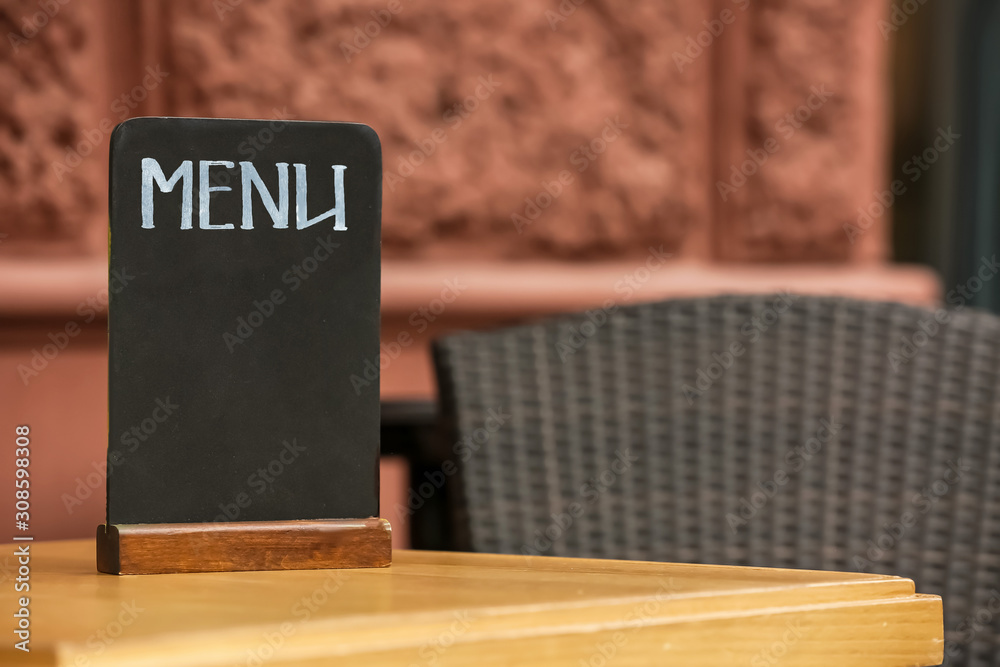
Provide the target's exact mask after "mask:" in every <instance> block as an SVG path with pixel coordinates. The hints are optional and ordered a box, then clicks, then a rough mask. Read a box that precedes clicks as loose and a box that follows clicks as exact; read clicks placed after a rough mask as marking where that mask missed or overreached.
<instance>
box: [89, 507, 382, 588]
mask: <svg viewBox="0 0 1000 667" xmlns="http://www.w3.org/2000/svg"><path fill="white" fill-rule="evenodd" d="M391 531H392V529H391V528H390V526H389V522H388V521H386V520H385V519H326V520H321V521H233V522H229V523H158V524H121V525H110V526H109V525H106V524H102V525H100V526H98V527H97V569H98V571H100V572H106V573H108V574H171V573H179V572H238V571H244V570H320V569H326V568H352V567H386V566H387V565H389V564H390V563H391V562H392V532H391Z"/></svg>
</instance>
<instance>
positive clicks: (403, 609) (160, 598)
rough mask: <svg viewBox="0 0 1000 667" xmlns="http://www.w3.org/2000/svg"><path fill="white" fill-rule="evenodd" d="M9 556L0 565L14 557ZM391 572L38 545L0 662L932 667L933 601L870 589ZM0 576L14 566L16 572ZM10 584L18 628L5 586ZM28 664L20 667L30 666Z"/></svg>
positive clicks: (430, 569) (466, 560) (677, 571)
mask: <svg viewBox="0 0 1000 667" xmlns="http://www.w3.org/2000/svg"><path fill="white" fill-rule="evenodd" d="M14 549H15V546H14V545H10V544H8V545H4V546H3V551H0V563H3V562H4V558H6V557H7V556H8V555H9V554H13V553H14ZM394 557H395V562H394V564H393V565H392V567H390V568H385V569H373V570H323V571H286V572H240V573H224V574H177V575H151V576H132V577H128V576H111V575H102V574H98V573H97V571H96V569H95V565H94V542H93V541H91V540H85V541H84V540H81V541H73V542H39V543H34V544H32V545H31V564H30V566H31V574H30V577H31V579H30V581H31V592H30V595H31V602H30V606H29V608H30V612H31V617H30V618H31V630H32V636H31V643H30V646H31V649H32V650H31V653H30V654H24V653H22V652H21V651H17V650H16V649H14V648H13V647H12V645H13V642H14V641H16V640H15V639H13V638H12V635H11V628H2V631H3V632H2V636H3V637H4V641H3V646H2V648H0V664H4V665H6V664H14V665H20V664H26V665H27V664H39V665H74V666H76V665H81V666H82V665H92V666H97V665H122V666H128V667H141V666H146V665H150V666H151V665H178V666H183V667H195V666H202V665H269V666H274V667H278V666H279V665H309V666H312V667H318V666H320V665H331V664H336V665H366V666H372V665H375V666H377V665H403V666H407V665H428V666H430V665H434V666H447V665H535V664H537V665H549V666H551V665H573V666H574V667H576V666H584V665H592V666H593V667H601V666H603V665H615V666H624V665H723V666H730V665H750V666H751V667H764V666H767V667H771V666H773V665H779V664H780V665H781V666H782V667H795V666H799V665H809V666H813V667H815V666H817V665H837V666H838V667H843V666H845V665H854V664H856V665H865V666H866V667H876V666H878V665H895V666H902V665H937V664H938V663H940V662H941V660H942V648H943V645H944V644H943V639H942V622H941V600H940V598H938V597H935V596H927V595H915V594H914V589H913V583H912V582H911V581H909V580H907V579H898V578H894V577H883V576H877V575H866V574H848V573H836V572H809V571H797V570H769V569H757V568H732V567H716V566H708V565H674V564H660V563H641V562H624V561H602V560H582V559H581V560H577V559H565V558H538V557H521V556H493V555H483V554H447V553H435V552H418V551H398V552H396V554H395V555H394ZM8 562H14V563H15V565H14V567H15V568H16V567H17V565H16V559H14V558H11V560H10V561H8ZM14 576H17V575H16V573H15V572H11V571H10V570H9V569H8V570H7V572H6V581H4V582H2V584H0V586H2V595H0V599H2V614H0V616H2V617H3V618H5V619H7V620H6V621H5V623H7V624H12V622H13V620H12V616H11V614H12V613H13V611H14V610H15V609H16V605H17V600H16V598H17V597H18V596H19V595H21V594H17V593H14V591H13V588H14V581H13V577H14ZM26 658H30V661H29V660H26Z"/></svg>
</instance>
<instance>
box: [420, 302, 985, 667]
mask: <svg viewBox="0 0 1000 667" xmlns="http://www.w3.org/2000/svg"><path fill="white" fill-rule="evenodd" d="M610 310H611V311H612V312H607V311H590V312H588V313H584V314H579V315H574V316H567V317H562V318H557V319H551V320H548V321H544V322H541V323H538V324H533V325H527V326H519V327H514V328H509V329H505V330H501V331H495V332H489V333H462V334H457V335H454V336H451V337H448V338H445V339H443V340H441V341H438V343H437V344H436V345H435V350H434V353H435V364H436V368H437V374H438V381H439V385H440V391H441V400H442V410H443V414H444V416H445V419H446V421H447V423H449V424H450V425H451V427H452V428H453V431H454V433H453V435H454V437H455V442H456V446H455V447H454V451H455V455H456V458H457V459H458V461H459V462H460V468H461V479H462V484H461V486H462V490H463V492H464V496H465V498H464V506H465V512H464V515H463V516H464V521H465V523H466V527H467V530H468V532H469V535H470V539H471V546H472V548H474V549H475V550H478V551H487V552H500V553H515V554H522V553H523V554H542V555H559V556H587V557H600V558H624V559H644V560H659V561H682V562H696V563H721V564H730V565H754V566H771V567H792V568H810V569H828V570H855V571H857V570H861V571H868V572H879V573H886V574H895V575H902V576H906V577H911V578H913V579H914V580H915V581H916V583H917V589H918V591H920V592H924V593H935V594H939V595H942V596H944V606H945V630H946V639H947V640H948V644H947V646H948V650H949V652H955V651H956V650H957V651H958V652H959V653H958V654H957V655H953V656H952V657H951V658H949V659H948V660H947V661H946V663H947V664H949V665H959V664H963V665H994V664H997V665H1000V651H998V647H997V637H998V636H1000V634H998V632H997V628H998V627H1000V592H998V591H1000V318H997V317H994V316H992V315H989V314H985V313H978V312H972V311H970V310H967V309H964V310H959V311H938V312H935V311H930V310H923V309H919V308H913V307H908V306H903V305H898V304H890V303H874V302H862V301H855V300H849V299H841V298H821V297H805V296H801V297H795V296H788V295H772V296H738V297H716V298H698V299H687V300H675V301H666V302H661V303H649V304H641V305H630V306H625V307H620V308H611V309H610ZM936 318H937V319H936ZM939 320H946V321H945V322H944V323H943V324H942V323H941V321H939ZM977 614H978V622H979V625H976V624H975V623H970V622H969V620H968V619H969V617H972V618H973V619H976V617H977ZM977 628H978V629H977Z"/></svg>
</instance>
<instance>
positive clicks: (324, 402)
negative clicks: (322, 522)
mask: <svg viewBox="0 0 1000 667" xmlns="http://www.w3.org/2000/svg"><path fill="white" fill-rule="evenodd" d="M381 177H382V165H381V152H380V147H379V141H378V137H377V136H376V135H375V132H374V131H373V130H372V129H371V128H369V127H367V126H365V125H359V124H351V123H318V122H289V121H280V122H279V121H259V120H216V119H202V118H136V119H132V120H129V121H126V122H125V123H122V124H121V125H119V126H118V128H117V129H116V130H115V132H114V134H113V136H112V140H111V188H110V197H111V211H110V212H111V236H110V274H109V281H110V291H111V306H110V315H109V326H108V328H109V346H110V364H109V375H110V376H109V448H108V514H107V520H108V523H109V524H132V523H179V522H211V521H281V520H294V519H343V518H364V517H370V516H377V515H378V448H379V443H378V437H379V436H378V434H379V403H378V401H379V391H378V383H377V382H373V383H371V384H367V383H366V384H365V386H355V385H353V384H352V382H351V376H352V375H357V374H359V373H363V369H364V367H365V362H366V361H372V362H373V363H374V364H376V365H377V364H378V354H379V339H378V329H379V253H380V219H381V197H382V188H381Z"/></svg>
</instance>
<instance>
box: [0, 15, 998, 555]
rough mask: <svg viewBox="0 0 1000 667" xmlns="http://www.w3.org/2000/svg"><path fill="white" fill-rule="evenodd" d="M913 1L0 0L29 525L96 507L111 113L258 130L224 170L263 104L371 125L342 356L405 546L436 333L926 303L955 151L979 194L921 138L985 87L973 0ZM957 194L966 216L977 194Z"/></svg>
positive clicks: (1, 362) (283, 112)
mask: <svg viewBox="0 0 1000 667" xmlns="http://www.w3.org/2000/svg"><path fill="white" fill-rule="evenodd" d="M936 1H937V0H926V1H925V2H920V1H919V0H906V2H897V3H895V4H893V3H889V2H872V1H870V0H713V1H710V2H687V1H682V0H655V1H654V0H648V1H647V0H637V1H635V2H629V3H612V2H606V1H604V0H559V1H557V0H551V1H549V2H543V3H532V2H498V1H494V0H482V1H480V2H474V3H470V2H458V1H457V0H441V1H439V2H432V3H417V2H413V0H369V1H366V2H359V1H353V0H344V1H335V0H301V1H297V2H281V1H278V0H212V1H211V2H208V1H196V0H175V1H173V2H167V1H166V0H145V1H140V0H87V1H86V2H84V1H82V0H0V26H2V28H3V33H4V35H5V41H6V42H7V44H6V45H5V48H4V50H3V51H2V54H0V90H2V91H3V93H4V94H3V96H2V99H0V210H2V215H0V369H2V373H0V388H2V389H0V405H2V407H0V416H2V422H0V426H2V430H0V433H10V434H13V425H14V424H18V423H28V424H31V425H32V428H33V432H34V434H35V439H34V442H35V443H37V445H36V446H37V449H36V450H35V458H34V459H33V467H34V468H33V470H34V473H33V474H34V478H36V479H37V480H38V483H37V487H36V494H35V495H34V496H33V497H34V498H36V499H37V502H38V505H37V506H36V507H35V512H36V517H35V525H36V526H39V528H38V536H39V537H42V538H44V537H77V536H84V535H90V534H92V531H93V530H94V527H95V526H96V525H97V524H98V523H100V522H101V521H102V517H103V512H104V500H103V496H104V478H103V474H104V473H103V463H102V462H103V460H104V451H105V448H106V443H107V433H106V392H107V369H106V342H107V341H106V317H107V311H106V303H107V291H106V290H107V268H106V234H107V220H106V218H107V201H106V200H107V196H106V192H107V155H108V137H109V135H110V132H111V130H112V129H113V127H114V126H115V125H116V124H117V123H118V122H120V121H122V120H124V119H125V118H128V117H131V116H139V115H177V116H211V117H247V118H264V119H272V120H273V121H274V123H273V132H272V133H270V134H269V133H262V134H261V135H258V136H254V137H247V141H246V145H245V146H244V147H241V152H242V151H243V150H244V149H245V154H246V155H247V156H248V157H247V159H250V158H251V157H253V156H256V155H258V154H266V151H267V146H268V144H269V143H270V142H271V141H273V140H274V136H275V135H276V134H277V133H280V131H281V127H282V124H283V123H284V122H285V121H288V120H341V121H357V122H364V123H367V124H369V125H371V126H372V127H373V128H375V130H376V131H377V132H378V134H379V136H380V137H381V139H382V147H383V160H384V170H385V177H384V180H383V191H384V194H383V197H384V208H383V332H382V339H383V348H382V349H383V355H382V358H381V359H380V363H379V366H380V368H378V369H376V368H373V367H372V368H366V367H365V366H364V365H362V364H361V363H360V362H359V368H358V376H359V378H361V379H364V380H366V381H371V380H373V379H374V378H375V377H378V376H380V377H381V392H382V397H383V400H384V401H385V402H386V403H385V415H386V418H385V421H386V426H385V428H384V431H383V432H384V435H385V438H384V449H385V451H386V452H387V453H388V454H392V455H393V456H388V457H387V458H386V460H385V464H384V467H383V492H384V494H383V496H384V502H383V509H384V514H385V515H386V516H388V517H389V518H390V519H391V520H393V522H394V525H395V526H396V527H397V532H398V535H397V539H398V540H400V543H405V542H406V541H407V540H408V539H409V538H408V537H407V535H408V531H409V525H408V524H409V521H410V519H409V518H401V517H398V516H394V515H393V512H394V511H395V510H394V509H393V508H394V507H396V506H397V505H398V504H399V499H400V498H404V497H405V496H406V493H407V490H408V486H409V484H410V481H409V480H410V479H411V478H417V479H418V478H419V477H418V475H419V469H420V465H421V464H420V460H421V456H423V455H424V454H421V453H420V452H421V451H423V450H422V449H421V447H423V446H424V445H418V444H414V442H416V441H417V440H420V439H422V438H424V439H426V438H428V437H429V436H427V435H426V434H427V428H429V426H430V424H431V422H432V419H433V403H432V401H433V398H434V391H435V390H434V384H433V377H432V373H431V366H430V361H429V357H428V354H427V344H428V341H430V340H432V339H433V338H434V337H435V336H438V335H441V334H442V333H445V332H447V331H451V330H455V329H460V328H482V327H490V326H496V325H500V324H506V323H511V322H515V321H520V320H524V319H527V318H532V317H537V316H540V315H543V314H549V313H556V312H566V311H575V310H583V309H588V308H593V307H598V306H601V305H603V304H605V303H606V302H607V301H608V300H609V299H610V300H612V301H614V302H615V303H628V302H637V301H646V300H654V299H660V298H665V297H669V296H680V295H695V294H711V293H724V292H766V291H775V290H786V289H787V290H792V291H798V292H805V293H814V294H848V295H853V296H863V297H867V298H873V299H889V300H895V301H904V302H908V303H920V304H931V303H935V302H936V301H937V300H938V299H939V298H940V297H941V295H942V289H941V283H940V280H939V278H938V277H937V276H938V275H939V274H938V273H936V271H940V272H943V273H944V274H945V275H947V276H952V275H960V274H961V273H962V271H963V270H971V269H967V268H963V267H968V266H972V267H973V268H974V265H975V262H977V261H978V259H979V254H981V253H979V251H978V250H973V249H972V248H975V247H978V246H976V245H975V244H976V241H975V240H967V241H963V242H962V243H965V246H963V248H964V250H963V252H964V253H965V254H964V255H961V254H960V253H951V254H949V251H946V250H945V249H943V248H944V246H942V242H941V240H940V239H941V238H943V237H948V238H953V237H957V235H958V233H957V232H956V233H955V234H952V233H951V231H950V230H949V228H947V226H946V225H945V223H944V222H943V221H944V220H946V219H949V218H950V215H951V213H952V212H954V211H955V210H957V207H959V206H960V205H963V204H962V203H961V202H962V201H963V200H962V198H961V197H960V196H958V195H956V194H955V192H953V188H951V187H950V186H949V185H948V184H949V183H953V182H954V179H955V178H957V176H956V174H957V173H958V172H959V166H958V165H959V163H961V161H962V160H973V163H972V165H971V166H969V165H968V164H966V166H965V167H963V168H965V169H974V173H975V174H977V175H978V176H977V178H980V177H981V178H984V179H985V180H984V181H983V183H984V184H985V185H982V186H981V187H980V190H979V191H977V192H982V191H983V189H985V191H986V192H987V193H988V192H989V191H990V187H992V186H993V185H996V183H993V182H991V181H990V180H989V177H988V176H981V174H980V171H981V169H979V167H976V164H978V163H976V162H975V160H976V159H981V158H982V156H981V155H980V156H979V157H976V155H978V154H975V155H973V157H969V151H970V150H971V149H972V146H971V145H974V144H975V143H976V142H975V140H972V141H970V140H969V139H968V138H964V139H958V140H955V139H953V138H950V135H948V134H947V133H948V128H949V126H951V125H954V126H955V129H956V131H957V130H958V129H960V123H959V120H960V117H961V114H959V113H958V111H955V109H958V108H963V109H965V108H971V107H975V108H976V109H978V110H979V111H978V112H977V113H979V114H982V113H988V112H989V110H990V109H992V108H995V107H990V106H989V104H994V105H995V104H996V95H995V94H994V95H993V96H992V97H989V96H987V98H988V99H985V98H981V97H976V98H975V99H974V100H972V101H968V100H965V101H964V102H963V101H961V95H960V92H955V91H951V92H948V91H947V90H946V88H947V87H948V86H950V85H951V84H953V83H954V81H953V78H952V76H951V73H952V69H953V68H957V67H959V65H960V64H961V63H963V62H967V61H968V60H969V59H970V58H971V59H972V60H975V61H976V62H979V63H981V67H980V69H981V70H982V71H980V70H975V71H972V70H968V71H966V75H968V76H973V77H976V76H978V77H980V78H979V79H975V78H974V80H973V81H966V80H964V79H963V80H962V82H960V83H956V84H955V85H956V86H958V85H961V86H965V89H963V90H966V92H967V89H969V88H970V87H971V89H972V90H973V91H975V90H981V89H982V88H983V81H984V80H989V79H988V77H989V76H991V75H992V76H994V77H995V74H996V73H995V71H994V72H993V73H992V74H991V70H990V65H989V63H990V60H989V53H983V52H982V51H983V48H985V47H981V48H980V49H979V50H978V51H974V53H973V54H972V55H969V54H968V53H964V52H963V53H959V51H961V50H962V49H968V48H971V47H970V46H969V44H968V43H967V42H963V41H962V40H961V39H960V38H959V36H960V35H961V34H963V33H962V30H971V29H972V28H970V27H969V26H971V25H976V26H983V25H985V26H986V27H985V28H984V27H980V28H978V30H979V33H976V34H979V39H980V42H982V41H984V40H985V41H987V42H988V39H987V38H988V35H989V34H990V33H989V32H988V30H989V29H996V27H995V26H994V27H993V28H990V26H993V24H992V23H990V21H994V23H995V21H996V20H997V19H996V11H993V10H989V7H994V8H995V5H996V3H995V2H994V3H990V2H979V3H976V2H968V3H966V2H957V3H953V4H951V5H949V6H948V7H947V8H943V6H942V7H939V6H937V5H934V2H936ZM911 5H912V7H911ZM910 10H912V11H910ZM977 11H978V12H981V13H983V16H985V17H986V18H982V17H980V18H979V20H978V22H976V21H974V20H973V19H971V18H969V17H970V16H973V15H974V14H975V12H977ZM990 11H992V12H993V13H992V14H991V13H990ZM987 19H988V20H987ZM949 22H950V23H949ZM973 32H975V31H973ZM984 35H985V36H984ZM921 48H922V49H923V50H922V51H921ZM934 48H937V49H939V50H938V51H937V53H938V55H939V58H937V59H935V60H933V62H934V71H933V72H932V73H931V74H933V75H931V74H926V73H925V71H922V70H920V69H919V68H920V63H921V58H929V56H927V53H935V51H934V50H933V49H934ZM977 59H978V60H977ZM992 62H993V67H994V69H995V65H996V63H997V62H1000V59H995V60H993V61H992ZM949 68H952V69H949ZM928 71H929V70H928ZM969 72H972V73H971V74H970V73H969ZM982 77H987V78H986V79H983V78H982ZM992 80H993V81H995V78H994V79H992ZM997 90H998V88H997V87H994V88H993V92H994V93H996V91H997ZM935 91H937V92H935ZM933 95H939V96H942V95H943V96H945V97H946V99H948V100H953V102H952V103H951V106H948V105H944V104H943V103H942V104H938V105H937V106H934V107H933V108H932V106H931V105H928V104H925V103H924V101H925V100H926V99H927V98H928V97H931V96H933ZM984 100H985V101H984ZM970 105H971V107H970ZM983 105H986V106H985V111H984V106H983ZM970 113H971V112H970ZM976 118H979V116H976ZM969 122H971V121H969ZM963 131H964V130H963ZM969 136H971V135H969ZM991 136H992V141H996V136H997V135H996V133H995V131H994V133H993V134H992V135H991ZM939 137H944V139H939ZM935 142H937V143H935ZM949 142H950V143H949ZM935 146H936V147H937V148H936V149H935V150H936V151H937V156H936V157H935V161H937V159H938V158H940V160H941V164H942V165H945V166H942V167H936V168H928V169H926V170H922V171H921V172H920V174H921V177H922V180H920V182H918V183H914V182H911V181H905V186H904V187H903V189H902V192H899V188H897V189H896V191H894V190H893V184H894V182H895V181H896V180H900V179H905V178H909V177H910V176H909V175H907V174H905V173H904V171H905V169H906V165H907V164H908V161H909V159H910V157H909V154H910V152H911V151H912V152H913V153H914V154H917V153H920V154H923V152H924V151H925V150H927V149H928V147H932V148H933V147H935ZM998 149H1000V146H994V148H993V149H992V150H993V153H992V155H993V157H994V158H995V156H996V155H997V154H1000V150H998ZM963 151H964V152H963ZM987 152H988V151H987ZM963 164H964V163H963ZM993 164H994V165H995V159H994V163H993ZM925 173H926V176H925ZM992 173H993V174H994V176H995V174H996V172H992ZM991 183H992V185H991ZM918 191H919V193H926V192H931V193H932V194H915V193H916V192H918ZM994 195H995V192H994ZM983 196H985V195H983ZM924 197H929V199H924ZM927 201H932V202H933V205H931V204H927V206H924V205H922V204H921V202H924V203H926V202H927ZM897 203H899V208H897V206H896V204H897ZM991 205H992V206H993V207H994V208H993V209H990V208H989V207H990V206H991ZM983 206H985V207H986V208H985V211H986V212H985V213H983V212H982V210H980V209H982V207H983ZM902 207H905V208H902ZM980 209H977V211H978V212H974V214H973V213H970V214H969V215H970V216H971V217H972V218H974V219H977V220H985V221H986V222H984V223H981V225H980V226H982V225H986V228H989V226H990V224H991V223H990V222H989V221H990V220H993V221H994V222H995V218H990V215H995V211H996V209H995V196H994V200H992V203H991V200H989V199H988V197H987V199H986V200H984V203H982V205H981V206H980ZM897 210H905V211H906V212H907V216H906V220H905V221H904V222H903V223H899V222H897V223H896V228H895V231H894V229H893V225H892V224H891V221H892V219H893V218H894V217H897V218H898V216H897V215H895V214H896V211H897ZM990 211H993V213H992V214H991V213H990ZM932 214H933V215H932ZM934 215H936V219H934V217H933V216H934ZM977 216H979V217H977ZM901 230H903V231H901ZM970 233H971V232H970ZM962 238H965V237H962ZM896 255H899V256H901V257H902V258H903V259H905V260H907V261H908V262H912V263H913V264H907V265H903V264H898V263H896V262H895V261H894V256H896ZM961 257H965V259H964V260H963V259H961ZM963 262H965V263H964V264H963ZM966 275H968V274H966ZM421 429H423V430H421ZM11 464H12V461H11V457H3V458H2V460H0V474H2V475H3V476H4V478H7V477H8V476H9V475H10V473H11V468H10V466H11ZM418 542H419V541H418Z"/></svg>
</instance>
